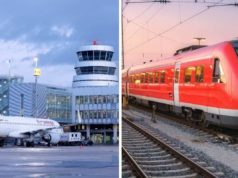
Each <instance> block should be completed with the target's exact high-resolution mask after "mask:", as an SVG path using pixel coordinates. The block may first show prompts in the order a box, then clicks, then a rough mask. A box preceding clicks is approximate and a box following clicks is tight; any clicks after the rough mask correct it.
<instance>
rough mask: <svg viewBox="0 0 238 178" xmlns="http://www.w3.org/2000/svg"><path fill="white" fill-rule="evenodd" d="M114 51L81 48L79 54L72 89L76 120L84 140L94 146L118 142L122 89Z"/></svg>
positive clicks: (108, 47) (94, 45) (90, 46)
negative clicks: (119, 85)
mask: <svg viewBox="0 0 238 178" xmlns="http://www.w3.org/2000/svg"><path fill="white" fill-rule="evenodd" d="M113 52H114V49H113V47H112V46H108V45H98V44H96V42H93V44H92V45H87V46H81V47H80V48H79V50H78V51H77V56H78V59H77V63H76V65H75V67H74V69H75V71H76V75H75V76H74V77H73V83H72V86H73V87H72V88H71V89H70V90H71V91H72V120H73V122H76V121H78V123H79V125H78V129H79V130H78V131H80V132H81V134H82V137H84V138H88V139H91V140H92V141H93V142H94V143H98V144H101V143H117V142H118V131H119V128H118V124H119V87H118V76H117V75H116V74H115V71H116V69H117V65H116V62H114V60H112V57H113Z"/></svg>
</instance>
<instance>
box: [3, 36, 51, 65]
mask: <svg viewBox="0 0 238 178" xmlns="http://www.w3.org/2000/svg"><path fill="white" fill-rule="evenodd" d="M53 48H54V45H52V44H51V45H45V44H34V43H29V42H23V41H20V40H4V39H0V54H1V59H0V60H1V61H2V60H8V59H14V60H22V59H24V58H32V57H34V56H38V55H41V54H47V53H48V52H49V51H51V50H52V49H53Z"/></svg>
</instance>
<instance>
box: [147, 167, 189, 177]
mask: <svg viewBox="0 0 238 178" xmlns="http://www.w3.org/2000/svg"><path fill="white" fill-rule="evenodd" d="M145 173H146V174H147V175H149V176H158V177H160V176H167V177H171V176H178V175H181V176H182V175H189V174H192V170H191V169H190V168H188V167H183V168H178V169H175V168H173V169H168V170H162V171H158V170H155V171H154V170H150V171H145Z"/></svg>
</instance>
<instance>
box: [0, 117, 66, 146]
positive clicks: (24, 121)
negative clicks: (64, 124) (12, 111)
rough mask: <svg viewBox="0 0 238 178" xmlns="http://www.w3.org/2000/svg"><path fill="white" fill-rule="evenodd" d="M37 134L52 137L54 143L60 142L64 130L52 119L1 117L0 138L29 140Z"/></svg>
mask: <svg viewBox="0 0 238 178" xmlns="http://www.w3.org/2000/svg"><path fill="white" fill-rule="evenodd" d="M36 133H41V134H45V135H46V133H47V134H49V135H51V137H53V138H51V140H52V142H53V143H54V142H58V141H59V139H60V136H61V134H62V133H63V129H62V128H60V124H59V123H58V122H56V121H54V120H51V119H40V118H28V117H17V116H0V137H3V138H4V137H13V138H27V137H29V136H31V135H34V134H36Z"/></svg>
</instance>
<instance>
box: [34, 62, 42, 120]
mask: <svg viewBox="0 0 238 178" xmlns="http://www.w3.org/2000/svg"><path fill="white" fill-rule="evenodd" d="M33 60H34V62H35V68H34V77H35V87H34V103H35V104H34V117H38V93H37V79H38V77H39V76H40V75H41V69H40V68H38V58H37V57H34V59H33Z"/></svg>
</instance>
